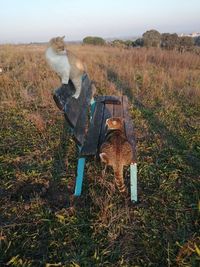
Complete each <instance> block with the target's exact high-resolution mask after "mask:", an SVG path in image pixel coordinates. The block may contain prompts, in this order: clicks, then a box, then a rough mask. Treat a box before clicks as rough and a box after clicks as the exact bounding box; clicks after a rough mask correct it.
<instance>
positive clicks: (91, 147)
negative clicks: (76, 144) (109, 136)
mask: <svg viewBox="0 0 200 267" xmlns="http://www.w3.org/2000/svg"><path fill="white" fill-rule="evenodd" d="M103 113H104V103H102V102H97V103H96V106H95V110H94V115H93V118H92V120H91V122H90V127H89V130H88V133H87V135H86V139H85V142H84V144H83V147H82V149H81V153H80V154H81V156H92V155H96V153H97V148H98V142H99V135H100V131H101V124H102V119H103Z"/></svg>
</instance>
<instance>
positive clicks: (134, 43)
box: [133, 38, 144, 46]
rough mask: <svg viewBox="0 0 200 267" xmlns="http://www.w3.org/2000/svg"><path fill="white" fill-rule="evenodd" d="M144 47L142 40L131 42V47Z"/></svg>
mask: <svg viewBox="0 0 200 267" xmlns="http://www.w3.org/2000/svg"><path fill="white" fill-rule="evenodd" d="M143 45H144V39H143V38H138V39H136V40H135V41H134V42H133V46H143Z"/></svg>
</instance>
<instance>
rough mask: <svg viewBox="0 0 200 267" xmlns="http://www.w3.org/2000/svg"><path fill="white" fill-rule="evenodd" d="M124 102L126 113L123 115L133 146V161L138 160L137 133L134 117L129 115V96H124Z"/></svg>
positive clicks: (128, 136)
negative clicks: (135, 132)
mask: <svg viewBox="0 0 200 267" xmlns="http://www.w3.org/2000/svg"><path fill="white" fill-rule="evenodd" d="M122 104H123V115H124V116H123V117H124V121H125V132H126V137H127V139H128V141H129V143H130V144H131V145H132V148H133V162H136V142H135V134H134V129H133V122H132V119H131V117H130V115H129V103H128V98H127V96H123V98H122Z"/></svg>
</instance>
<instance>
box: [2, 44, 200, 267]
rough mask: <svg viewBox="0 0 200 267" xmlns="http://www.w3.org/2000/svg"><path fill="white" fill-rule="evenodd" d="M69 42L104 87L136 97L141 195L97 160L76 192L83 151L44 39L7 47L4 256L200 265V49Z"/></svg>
mask: <svg viewBox="0 0 200 267" xmlns="http://www.w3.org/2000/svg"><path fill="white" fill-rule="evenodd" d="M69 49H70V50H71V51H72V52H74V53H75V54H76V55H78V56H79V57H80V58H82V59H83V60H84V61H85V63H86V65H87V68H88V73H89V75H90V78H91V79H93V80H95V82H96V87H97V93H98V94H109V95H110V94H118V95H120V94H124V93H125V94H127V95H128V96H129V100H130V102H131V110H130V112H131V115H132V117H133V122H134V125H135V132H136V137H137V161H138V171H139V172H138V178H139V182H138V185H139V203H137V204H131V203H130V202H129V201H128V199H123V198H122V197H121V196H120V195H119V194H118V191H117V190H116V188H115V185H114V183H113V174H112V172H108V174H107V176H106V178H105V179H103V177H102V175H101V168H100V166H99V163H95V162H94V161H93V160H91V161H89V160H88V163H87V168H86V173H85V176H86V178H85V179H84V188H83V195H82V197H81V198H80V199H79V200H75V199H74V198H73V196H72V192H73V187H74V181H75V175H76V158H77V153H76V152H77V151H76V146H75V143H74V141H73V139H72V137H71V135H70V132H69V130H68V128H67V127H66V125H65V124H64V125H63V121H64V118H63V114H61V113H60V112H59V111H58V109H57V107H56V106H55V103H54V102H53V99H52V90H53V89H54V88H56V87H58V86H60V81H59V78H58V77H57V76H56V75H55V74H54V73H53V72H52V71H51V70H50V69H49V67H48V66H47V64H46V62H45V59H44V50H45V47H44V46H35V45H33V46H31V45H28V46H26V45H23V46H13V45H9V46H4V45H1V46H0V68H2V69H3V71H2V73H1V74H0V177H1V179H0V265H1V264H10V265H11V266H34V267H35V266H45V264H50V263H51V264H55V265H56V264H57V265H60V266H77V267H78V266H87V267H88V266H102V267H103V266H113V267H115V266H123V267H132V266H149V267H150V266H152V267H156V266H158V267H160V266H185V267H186V266H197V265H195V264H196V262H197V260H198V250H197V247H199V239H198V238H197V236H198V223H197V222H198V219H197V213H198V208H197V204H198V200H199V190H198V179H199V171H200V168H199V152H200V151H199V142H200V125H199V117H200V116H199V114H200V110H199V107H200V105H199V99H200V56H198V55H195V54H192V53H189V52H186V53H182V54H180V53H178V52H176V51H163V50H160V49H145V48H141V49H136V48H135V49H134V48H133V49H121V48H115V47H107V46H105V47H95V46H81V45H73V46H69ZM125 177H126V184H127V186H128V185H129V182H128V180H129V173H128V172H126V175H125ZM190 247H191V248H190Z"/></svg>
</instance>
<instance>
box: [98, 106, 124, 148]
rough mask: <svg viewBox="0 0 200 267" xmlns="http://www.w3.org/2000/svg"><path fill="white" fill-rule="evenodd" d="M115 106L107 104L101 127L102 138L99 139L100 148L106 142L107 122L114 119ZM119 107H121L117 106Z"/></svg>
mask: <svg viewBox="0 0 200 267" xmlns="http://www.w3.org/2000/svg"><path fill="white" fill-rule="evenodd" d="M113 106H114V105H113V104H105V108H104V114H103V120H102V125H101V132H100V138H99V144H98V145H99V146H101V144H102V143H103V142H104V141H105V135H106V120H107V119H109V118H111V117H113V111H114V110H113ZM117 106H119V105H117Z"/></svg>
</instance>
